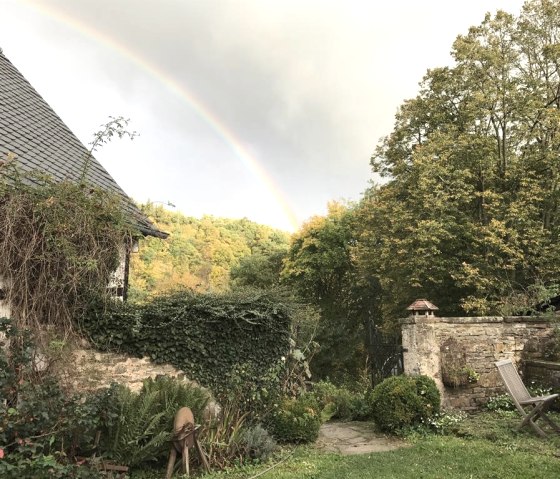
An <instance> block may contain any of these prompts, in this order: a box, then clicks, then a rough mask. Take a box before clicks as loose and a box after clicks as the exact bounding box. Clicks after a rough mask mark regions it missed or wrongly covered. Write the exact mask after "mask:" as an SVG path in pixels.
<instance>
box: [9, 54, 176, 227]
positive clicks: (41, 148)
mask: <svg viewBox="0 0 560 479" xmlns="http://www.w3.org/2000/svg"><path fill="white" fill-rule="evenodd" d="M8 153H14V154H15V155H17V156H16V157H15V161H16V162H17V163H18V166H19V168H20V169H22V170H24V171H31V170H40V171H44V172H46V173H48V174H49V175H51V176H52V177H53V178H54V179H56V180H60V181H62V180H71V181H77V180H79V179H80V177H81V175H82V170H83V165H84V160H85V159H86V158H87V156H88V153H89V149H88V148H86V147H85V146H84V145H83V144H82V143H81V142H80V140H78V138H77V137H76V135H74V133H72V132H71V131H70V129H69V128H68V127H67V126H66V125H65V124H64V122H63V121H62V120H61V119H60V118H59V116H58V115H57V114H56V113H55V112H54V111H53V109H52V108H51V107H50V106H49V105H48V104H47V102H46V101H45V100H43V98H42V97H41V96H40V95H39V94H38V93H37V91H36V90H35V89H34V88H33V87H32V86H31V84H30V83H29V82H28V81H27V80H26V79H25V78H24V77H23V75H22V74H21V73H20V72H19V71H18V70H17V68H15V67H14V66H13V65H12V63H11V62H10V61H9V60H8V59H7V58H6V57H5V56H4V54H3V53H2V50H0V159H2V160H5V159H6V155H7V154H8ZM86 180H87V181H88V182H89V183H90V184H92V185H94V186H97V187H101V188H104V189H105V190H107V191H110V192H112V193H117V194H118V195H120V196H121V197H122V198H123V200H124V201H123V203H124V205H125V206H124V208H125V213H126V214H127V215H128V217H129V218H130V220H131V222H132V223H133V224H136V225H137V226H138V228H139V230H140V231H141V232H142V233H143V234H145V235H150V236H156V237H159V238H166V237H167V236H168V235H167V233H164V232H162V231H159V230H157V229H156V228H155V226H154V225H153V224H152V223H151V222H150V220H149V219H148V218H147V217H146V216H145V215H144V214H143V213H142V212H141V211H140V210H139V209H138V207H137V206H136V205H135V204H134V203H133V202H132V200H131V199H130V198H129V197H128V196H127V195H126V193H125V192H124V191H123V190H122V188H121V187H120V186H119V185H118V184H117V182H116V181H115V180H114V179H113V178H112V177H111V175H110V174H109V173H108V172H107V170H105V168H103V166H102V165H101V164H100V163H99V162H98V161H97V160H96V159H95V158H94V157H92V158H91V166H90V168H89V171H88V173H87V175H86Z"/></svg>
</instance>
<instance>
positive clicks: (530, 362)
mask: <svg viewBox="0 0 560 479" xmlns="http://www.w3.org/2000/svg"><path fill="white" fill-rule="evenodd" d="M523 364H525V366H539V367H541V368H545V369H554V370H560V363H559V362H556V361H540V360H538V359H525V360H524V361H523Z"/></svg>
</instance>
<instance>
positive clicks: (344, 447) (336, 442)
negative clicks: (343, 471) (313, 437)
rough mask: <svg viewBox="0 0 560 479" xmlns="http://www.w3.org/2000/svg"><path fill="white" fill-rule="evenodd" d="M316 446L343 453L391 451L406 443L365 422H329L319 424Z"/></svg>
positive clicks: (404, 445)
mask: <svg viewBox="0 0 560 479" xmlns="http://www.w3.org/2000/svg"><path fill="white" fill-rule="evenodd" d="M315 445H316V447H318V448H319V449H322V450H324V451H327V452H338V453H340V454H343V455H350V454H367V453H369V452H383V451H392V450H394V449H399V448H401V447H406V443H405V442H404V441H401V440H399V439H396V438H394V437H387V436H385V435H384V434H381V433H379V432H377V431H375V429H374V427H373V425H372V424H370V423H367V422H329V423H326V424H323V425H322V426H321V430H320V431H319V438H318V439H317V442H316V444H315Z"/></svg>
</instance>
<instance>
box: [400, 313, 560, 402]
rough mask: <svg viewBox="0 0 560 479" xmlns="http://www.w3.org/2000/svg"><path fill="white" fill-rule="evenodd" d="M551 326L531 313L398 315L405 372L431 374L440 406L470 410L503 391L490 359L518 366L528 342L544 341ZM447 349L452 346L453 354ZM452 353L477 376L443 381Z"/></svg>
mask: <svg viewBox="0 0 560 479" xmlns="http://www.w3.org/2000/svg"><path fill="white" fill-rule="evenodd" d="M553 331H554V330H553V326H552V325H551V323H550V322H548V321H546V320H543V319H541V318H535V317H477V318H438V317H418V316H417V317H410V318H407V319H404V320H402V342H403V349H404V371H405V373H406V374H425V375H427V376H430V377H432V378H434V380H435V381H436V384H437V385H438V388H439V389H440V392H441V393H442V401H443V406H444V407H450V408H456V409H462V410H474V409H477V408H479V407H480V406H481V405H483V404H484V403H485V402H486V401H487V399H488V398H489V397H491V396H493V395H496V394H501V393H503V392H505V390H504V388H503V387H502V381H501V379H500V377H499V375H498V372H497V370H496V367H495V365H494V363H495V362H496V361H498V360H501V359H509V358H511V359H512V360H513V361H514V362H515V363H516V364H517V365H518V367H519V366H520V365H521V359H522V353H523V352H524V350H525V348H526V345H527V344H528V343H530V344H535V343H538V342H540V341H544V340H546V339H547V338H549V337H550V336H552V334H553ZM448 349H455V350H456V354H455V356H453V354H452V353H453V351H447V350H448ZM450 355H451V356H450ZM450 357H456V358H457V357H458V358H459V360H462V361H463V362H464V363H465V364H466V366H467V367H468V368H469V369H470V370H473V371H475V372H476V373H477V374H478V375H479V379H478V381H476V382H473V383H469V384H464V385H461V386H458V387H449V386H446V385H444V382H443V380H442V364H443V363H444V362H445V361H449V359H448V358H450ZM446 366H448V365H447V364H443V367H444V368H446Z"/></svg>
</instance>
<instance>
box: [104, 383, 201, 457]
mask: <svg viewBox="0 0 560 479" xmlns="http://www.w3.org/2000/svg"><path fill="white" fill-rule="evenodd" d="M112 387H113V388H114V389H115V391H116V394H115V395H114V396H113V397H114V401H115V404H116V406H113V409H114V410H116V412H117V419H116V420H115V421H113V422H111V423H110V424H108V426H107V427H106V428H105V429H104V430H103V431H102V435H101V444H100V451H101V452H102V453H103V454H104V455H106V456H107V457H111V458H112V459H114V460H116V461H118V462H120V463H122V464H127V465H129V466H137V465H139V464H146V463H150V462H157V461H160V460H163V459H164V458H165V456H166V454H167V453H168V449H169V440H170V439H171V434H172V430H173V418H174V417H175V414H176V412H177V411H178V410H179V408H181V407H184V406H187V407H190V408H191V409H192V410H193V415H194V417H195V420H198V421H201V420H202V416H203V411H204V408H205V406H206V404H207V402H208V393H206V392H205V391H203V390H202V389H200V388H199V387H197V386H195V385H192V384H188V383H185V382H182V381H179V380H176V379H173V378H167V377H163V376H162V377H158V378H156V379H155V380H154V379H147V380H145V381H144V383H143V386H142V389H141V390H140V391H139V392H138V393H134V392H132V391H130V389H128V388H127V387H125V386H121V385H116V384H114V385H113V386H112Z"/></svg>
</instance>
